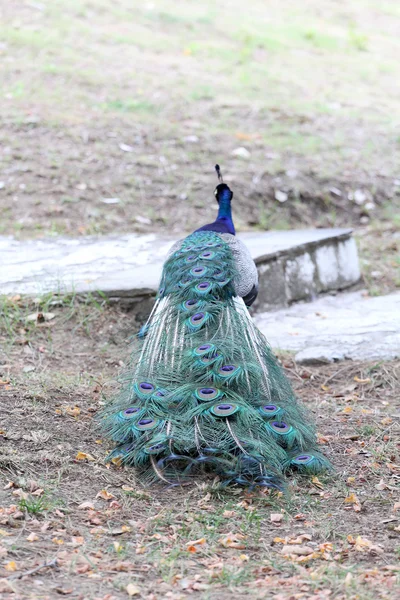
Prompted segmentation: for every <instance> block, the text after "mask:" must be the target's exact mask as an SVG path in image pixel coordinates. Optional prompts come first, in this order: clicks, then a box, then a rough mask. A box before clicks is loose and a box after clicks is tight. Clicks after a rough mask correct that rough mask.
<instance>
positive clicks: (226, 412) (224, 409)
mask: <svg viewBox="0 0 400 600" xmlns="http://www.w3.org/2000/svg"><path fill="white" fill-rule="evenodd" d="M210 410H211V412H212V413H213V415H215V416H216V417H230V416H231V415H234V414H235V413H237V412H238V410H239V406H238V405H237V404H231V403H218V404H214V406H212V407H211V409H210Z"/></svg>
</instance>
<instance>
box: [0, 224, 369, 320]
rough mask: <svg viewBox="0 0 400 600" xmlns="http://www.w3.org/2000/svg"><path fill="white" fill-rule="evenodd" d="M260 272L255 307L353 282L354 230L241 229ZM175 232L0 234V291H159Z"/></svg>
mask: <svg viewBox="0 0 400 600" xmlns="http://www.w3.org/2000/svg"><path fill="white" fill-rule="evenodd" d="M239 237H241V238H242V239H243V241H244V242H245V243H246V245H247V246H248V248H249V250H250V252H251V254H252V256H253V258H254V260H255V261H256V263H257V266H258V269H259V275H260V294H259V300H258V301H257V302H258V304H257V307H258V309H269V308H274V307H277V306H285V305H287V304H290V303H291V302H294V301H297V300H300V299H310V298H312V297H314V296H315V295H316V294H318V293H320V292H323V291H327V290H332V289H334V290H336V289H342V288H345V287H348V286H350V285H352V284H354V283H356V282H357V281H358V279H359V277H360V272H359V267H358V257H357V249H356V246H355V242H354V240H353V238H352V237H351V230H350V229H316V230H298V231H270V232H248V233H242V234H240V236H239ZM174 241H175V238H173V237H170V236H157V235H155V234H148V235H139V234H129V235H122V236H118V237H117V236H113V237H104V238H99V237H83V238H75V239H67V238H57V239H54V240H53V239H44V240H40V239H39V240H31V241H18V240H15V239H13V238H9V237H0V266H1V268H0V293H1V294H28V295H40V294H43V293H47V292H56V293H67V292H71V291H74V292H76V293H87V292H96V291H101V292H104V293H105V294H107V295H108V296H110V297H113V298H116V297H118V298H126V299H129V298H131V299H135V298H136V299H137V300H138V299H139V298H142V297H143V296H150V295H153V294H154V293H155V291H156V290H157V287H158V283H159V279H160V275H161V269H162V265H163V262H164V259H165V256H166V254H167V252H168V249H169V248H170V246H171V245H172V244H173V243H174Z"/></svg>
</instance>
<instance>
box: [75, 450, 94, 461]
mask: <svg viewBox="0 0 400 600" xmlns="http://www.w3.org/2000/svg"><path fill="white" fill-rule="evenodd" d="M75 460H87V461H90V460H96V459H95V458H93V456H92V455H91V454H86V452H81V451H79V452H78V453H77V455H76V456H75Z"/></svg>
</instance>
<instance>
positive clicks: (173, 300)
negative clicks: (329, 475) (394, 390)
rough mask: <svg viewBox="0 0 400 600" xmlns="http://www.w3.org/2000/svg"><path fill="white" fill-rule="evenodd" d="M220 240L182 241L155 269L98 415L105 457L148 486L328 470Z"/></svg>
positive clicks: (275, 483)
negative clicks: (133, 342) (148, 297)
mask: <svg viewBox="0 0 400 600" xmlns="http://www.w3.org/2000/svg"><path fill="white" fill-rule="evenodd" d="M236 276H237V272H236V268H235V263H234V259H233V256H232V253H231V250H230V248H229V245H228V244H227V243H226V242H225V241H224V240H223V238H222V237H221V236H220V235H218V234H216V233H213V232H209V231H202V232H197V233H194V234H192V235H190V236H189V237H187V238H186V239H185V240H184V241H183V243H182V244H181V247H180V248H179V249H178V250H177V251H176V252H174V253H173V254H172V256H170V258H169V259H168V260H167V261H166V263H165V265H164V269H163V274H162V279H161V284H160V288H159V292H158V295H157V300H156V306H155V309H154V310H153V313H152V315H151V316H150V318H149V321H148V323H147V324H146V326H145V327H144V328H142V330H141V333H140V338H141V339H140V341H139V342H138V343H139V348H138V349H136V350H135V351H134V353H133V357H132V363H131V367H130V370H129V372H128V374H127V375H126V377H125V380H124V386H123V390H122V392H121V393H120V394H119V396H118V397H117V398H116V399H114V400H113V401H112V402H111V403H110V404H109V405H108V406H107V408H106V409H105V411H104V412H103V414H102V416H101V426H102V428H103V431H104V433H105V434H106V435H107V436H108V437H109V438H111V439H112V440H113V441H114V442H115V443H116V447H115V449H114V450H113V452H112V454H111V457H117V456H118V457H120V459H121V460H122V462H124V463H126V464H129V465H132V466H135V467H136V468H138V469H139V471H140V472H141V474H142V476H143V477H144V479H145V480H146V481H148V482H151V481H153V480H154V479H157V478H161V479H163V480H164V481H167V482H169V483H171V484H177V483H179V482H182V481H184V480H185V479H187V478H190V477H195V476H198V474H199V471H201V470H204V469H207V470H211V471H212V472H214V473H216V474H218V475H219V476H220V478H221V480H222V481H223V482H225V483H227V484H228V483H238V484H241V485H246V486H249V487H254V486H260V487H278V488H280V487H281V486H282V474H283V473H284V472H285V471H287V470H288V469H296V470H299V471H300V472H310V473H317V472H319V471H320V470H321V469H325V468H327V467H328V466H329V463H328V462H327V461H326V459H325V458H324V457H323V456H322V455H321V454H320V453H318V451H317V449H316V438H315V432H314V429H313V427H312V426H311V425H310V423H309V419H308V418H307V417H306V414H305V411H304V409H303V408H302V407H301V406H300V405H299V404H298V403H297V401H296V398H295V397H294V394H293V391H292V389H291V386H290V384H289V382H288V380H287V378H286V377H285V375H284V373H283V371H282V369H281V367H280V366H279V364H278V363H277V361H276V358H275V357H274V355H273V353H272V352H271V349H270V348H269V346H268V344H267V342H266V340H265V338H264V337H263V336H262V334H261V333H260V332H259V331H258V329H257V328H256V327H255V326H254V324H253V322H252V320H251V318H250V316H249V314H248V311H247V309H246V307H245V305H244V303H243V301H242V300H240V299H238V298H236V297H235V288H234V282H235V277H236Z"/></svg>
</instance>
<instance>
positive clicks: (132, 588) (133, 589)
mask: <svg viewBox="0 0 400 600" xmlns="http://www.w3.org/2000/svg"><path fill="white" fill-rule="evenodd" d="M125 589H126V591H127V592H128V596H129V598H131V597H132V596H140V588H138V586H137V585H135V584H134V583H128V585H127V586H126V588H125Z"/></svg>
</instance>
